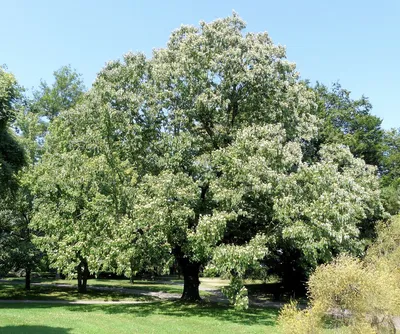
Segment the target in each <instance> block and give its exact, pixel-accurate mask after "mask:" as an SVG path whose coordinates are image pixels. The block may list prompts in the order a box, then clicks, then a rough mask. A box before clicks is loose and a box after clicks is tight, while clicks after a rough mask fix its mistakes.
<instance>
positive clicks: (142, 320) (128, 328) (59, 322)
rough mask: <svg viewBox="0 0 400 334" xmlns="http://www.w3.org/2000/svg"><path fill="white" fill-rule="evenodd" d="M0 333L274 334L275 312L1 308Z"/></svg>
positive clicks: (167, 306) (166, 306)
mask: <svg viewBox="0 0 400 334" xmlns="http://www.w3.org/2000/svg"><path fill="white" fill-rule="evenodd" d="M0 313H1V318H0V333H7V334H13V333H41V334H46V333H52V334H67V333H68V334H69V333H71V334H72V333H85V334H90V333H95V334H100V333H202V334H203V333H213V334H216V333H266V334H268V333H271V334H272V333H279V332H278V330H277V328H276V317H277V313H278V310H276V309H261V308H252V309H250V310H248V311H246V312H235V311H234V310H233V309H232V308H229V307H224V306H216V305H210V304H206V305H189V304H181V303H179V302H165V301H164V302H154V303H147V304H136V305H62V306H61V305H49V304H0Z"/></svg>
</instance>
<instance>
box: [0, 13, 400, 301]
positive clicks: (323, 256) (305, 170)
mask: <svg viewBox="0 0 400 334" xmlns="http://www.w3.org/2000/svg"><path fill="white" fill-rule="evenodd" d="M244 29H245V24H244V22H243V21H242V20H241V19H240V18H239V17H238V16H237V15H236V14H233V15H232V16H231V17H227V18H224V19H219V20H216V21H214V22H211V23H205V22H201V23H200V25H199V26H198V27H195V26H182V27H180V28H179V29H177V30H175V31H174V32H173V33H172V34H171V37H170V39H169V41H168V44H167V46H166V47H165V48H160V49H156V50H154V51H153V54H152V56H151V57H146V56H145V55H143V54H141V53H136V54H134V53H128V54H125V55H124V56H123V57H122V59H120V60H116V61H111V62H108V63H107V64H106V66H105V67H104V68H103V69H101V71H100V72H99V73H98V75H97V78H96V80H95V82H94V83H93V85H92V87H91V88H90V89H89V90H86V89H85V87H84V85H83V81H82V78H81V76H80V75H79V74H78V73H76V71H75V70H73V69H72V68H71V67H70V66H66V67H62V68H61V69H59V70H58V71H56V72H54V83H53V84H52V85H48V84H47V83H45V82H41V83H40V85H39V88H38V89H37V90H35V91H34V94H33V96H31V97H28V96H27V94H24V90H23V88H22V87H20V86H19V85H18V84H17V82H16V80H15V78H14V76H13V75H12V74H11V73H9V72H8V71H7V69H6V68H3V69H1V70H0V180H1V182H0V194H1V204H0V205H1V207H0V232H1V235H0V243H1V250H0V252H1V254H0V270H1V271H2V272H3V273H5V272H8V271H9V270H11V269H13V268H14V269H15V268H24V269H25V271H26V277H27V284H26V286H27V288H29V277H30V273H31V272H32V270H34V269H35V268H36V267H37V265H38V261H40V259H41V258H46V260H47V261H48V263H49V265H50V266H51V267H53V268H57V269H58V270H60V271H62V272H63V273H65V274H68V275H72V276H74V277H77V279H78V287H79V291H80V292H85V291H86V282H87V278H88V275H89V274H90V273H95V272H100V271H114V272H117V273H123V274H125V275H126V276H128V277H129V276H133V275H135V274H137V273H138V272H140V271H143V270H153V271H157V272H162V271H163V270H165V268H168V267H169V266H171V265H172V263H176V264H177V265H178V266H179V267H180V270H181V272H182V274H183V276H184V291H183V295H182V298H183V299H185V300H189V301H195V300H198V299H200V296H199V283H200V282H199V275H200V273H201V272H206V273H213V274H216V275H223V276H225V277H229V278H230V280H231V284H230V286H229V287H228V288H226V289H225V293H226V294H227V295H228V297H229V298H230V299H231V301H232V302H233V303H234V304H236V305H246V304H247V291H246V289H245V287H244V285H243V279H244V278H246V277H260V275H261V276H262V275H277V276H279V277H280V278H281V279H282V283H283V285H284V286H285V289H286V290H287V291H289V292H291V293H295V292H297V291H301V290H302V289H304V282H305V281H306V279H307V277H308V276H309V275H310V273H311V272H312V271H313V270H314V269H315V268H316V267H317V266H318V265H319V264H322V263H326V262H328V261H330V260H332V259H333V258H334V257H336V256H337V255H339V254H342V253H349V254H353V255H356V256H361V255H363V254H364V252H365V250H366V248H367V246H368V245H369V244H370V243H371V241H372V240H374V238H375V237H376V232H375V226H376V224H377V222H379V221H381V220H385V219H387V218H389V217H390V215H395V214H397V213H398V212H399V210H400V202H399V196H400V190H399V180H400V175H399V173H400V167H399V166H400V164H399V161H400V160H399V159H400V155H399V145H400V132H399V130H398V129H392V130H384V129H383V128H382V127H381V119H379V118H378V117H376V116H374V115H373V114H372V113H371V110H372V105H371V103H370V102H369V100H368V98H366V97H364V96H363V97H361V98H360V99H353V98H352V97H351V94H350V91H348V90H347V89H344V88H342V87H341V86H340V85H339V84H338V83H336V84H334V85H333V86H332V87H327V86H325V85H323V84H321V83H317V84H316V85H311V84H310V83H309V82H308V81H305V80H303V79H301V77H300V74H299V73H298V72H297V71H296V67H295V64H293V63H291V62H289V61H288V60H287V59H286V54H285V49H284V48H283V47H282V46H280V45H276V44H274V43H273V42H272V40H271V39H270V37H269V36H268V34H267V33H244Z"/></svg>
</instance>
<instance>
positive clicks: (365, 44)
mask: <svg viewBox="0 0 400 334" xmlns="http://www.w3.org/2000/svg"><path fill="white" fill-rule="evenodd" d="M0 8H1V9H0V31H1V40H0V64H6V65H7V66H8V69H9V70H10V71H11V72H13V73H14V74H15V75H16V77H17V79H18V80H19V82H20V83H21V84H22V85H23V86H25V87H27V88H31V87H33V86H37V85H38V83H39V81H40V79H41V78H42V79H44V80H46V81H48V82H51V80H52V72H53V71H54V70H56V69H58V68H59V67H61V66H62V65H67V64H71V65H72V66H73V67H74V68H76V69H77V70H78V72H80V73H82V74H83V78H84V80H85V83H86V85H87V86H88V87H89V86H90V85H91V83H92V82H93V80H94V79H95V77H96V73H97V72H98V71H99V70H100V69H101V68H102V67H103V66H104V64H105V63H106V62H107V61H108V60H113V59H117V58H119V57H121V55H122V54H124V53H126V52H128V51H141V52H144V53H146V54H147V55H149V56H150V55H151V50H152V49H153V48H159V47H164V46H165V45H166V42H167V40H168V37H169V34H170V32H171V31H172V30H174V29H176V28H178V27H179V26H180V25H181V24H193V25H197V24H198V22H199V21H200V20H204V21H212V20H214V19H216V18H219V17H225V16H228V15H230V14H231V13H232V10H235V11H236V12H237V13H238V14H239V15H240V16H241V17H242V18H243V19H244V20H245V21H246V22H247V30H248V31H252V32H260V31H267V32H268V33H269V34H270V36H271V37H272V39H273V40H274V42H275V43H277V44H282V45H285V46H286V47H287V56H288V59H289V60H290V61H293V62H295V63H296V64H297V66H298V69H299V71H300V73H301V75H302V77H303V78H304V79H310V80H311V81H312V82H315V81H317V80H318V81H320V82H322V83H325V84H328V85H329V84H331V83H332V82H335V81H339V82H340V83H341V84H342V86H343V87H344V88H346V89H348V90H350V91H352V96H353V97H354V98H357V97H360V96H361V95H362V94H364V95H366V96H368V97H369V98H370V101H371V102H372V104H373V106H374V108H373V113H374V114H376V115H378V116H379V117H381V118H383V120H384V122H383V126H384V127H385V128H391V127H400V98H399V96H398V95H399V94H400V63H399V62H400V38H399V36H400V1H399V0H381V1H373V0H363V1H361V0H347V1H344V0H335V1H327V0H325V1H324V0H303V1H298V0H280V1H279V0H275V1H270V0H264V1H262V0H258V1H252V0H246V1H244V0H242V1H236V0H231V1H222V0H220V1H218V0H213V1H209V0H202V1H183V0H182V1H181V0H180V1H152V0H147V1H142V0H140V1H139V0H137V1H135V0H131V1H128V0H126V1H122V0H113V1H99V0H98V1H92V0H86V1H83V0H82V1H80V0H69V1H65V0H64V1H50V0H46V1H44V0H36V1H30V0H25V1H21V0H14V1H8V0H0Z"/></svg>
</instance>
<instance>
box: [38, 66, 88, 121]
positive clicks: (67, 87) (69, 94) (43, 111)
mask: <svg viewBox="0 0 400 334" xmlns="http://www.w3.org/2000/svg"><path fill="white" fill-rule="evenodd" d="M53 75H54V82H53V84H52V85H51V86H49V85H48V84H47V83H46V82H45V81H41V82H40V85H39V89H38V90H36V91H34V94H33V96H34V105H33V107H34V109H36V112H38V113H39V114H40V115H41V116H46V117H47V118H48V119H49V120H52V119H54V117H56V116H57V115H58V114H59V113H60V112H61V111H62V110H68V109H70V108H72V107H74V106H75V105H76V103H77V102H79V100H80V99H81V98H82V97H83V93H84V92H85V90H86V89H85V86H84V84H83V80H82V76H81V74H79V73H78V72H77V71H76V70H75V69H73V68H72V67H71V65H68V66H62V67H61V68H60V69H58V70H56V71H54V73H53Z"/></svg>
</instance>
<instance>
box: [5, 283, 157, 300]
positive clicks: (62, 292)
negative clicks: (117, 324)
mask: <svg viewBox="0 0 400 334" xmlns="http://www.w3.org/2000/svg"><path fill="white" fill-rule="evenodd" d="M0 299H16V300H19V299H21V300H23V299H32V300H70V301H72V300H78V299H83V300H114V301H118V300H127V299H128V300H132V299H133V300H140V301H144V300H153V299H154V298H152V297H151V296H146V295H140V293H138V294H133V293H130V292H129V291H125V290H115V291H112V290H107V291H100V290H91V289H89V291H88V293H85V294H80V293H78V291H76V290H74V289H72V288H70V287H60V286H32V289H31V290H29V291H26V290H25V289H24V287H23V286H22V285H21V286H19V285H18V286H17V285H8V284H4V283H2V284H0Z"/></svg>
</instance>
